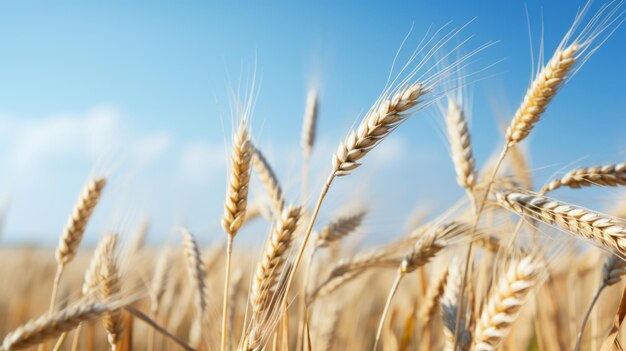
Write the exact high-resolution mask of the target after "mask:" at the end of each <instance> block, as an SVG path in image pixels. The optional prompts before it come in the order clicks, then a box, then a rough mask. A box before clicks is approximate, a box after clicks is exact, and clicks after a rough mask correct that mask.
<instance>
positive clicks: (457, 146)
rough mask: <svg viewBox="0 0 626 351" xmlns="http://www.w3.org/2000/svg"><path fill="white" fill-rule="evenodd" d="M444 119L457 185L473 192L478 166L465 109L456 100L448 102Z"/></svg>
mask: <svg viewBox="0 0 626 351" xmlns="http://www.w3.org/2000/svg"><path fill="white" fill-rule="evenodd" d="M444 119H445V122H446V129H447V131H448V140H449V141H450V153H451V156H452V161H453V163H454V169H455V171H456V179H457V183H459V185H460V186H461V187H463V188H465V189H467V190H470V191H471V190H472V189H473V188H474V185H476V166H475V161H474V154H473V152H472V141H471V136H470V132H469V128H468V127H467V121H466V120H465V114H464V112H463V108H462V107H461V106H460V105H459V104H458V103H457V102H455V101H454V100H452V99H450V100H448V110H447V112H446V115H445V118H444Z"/></svg>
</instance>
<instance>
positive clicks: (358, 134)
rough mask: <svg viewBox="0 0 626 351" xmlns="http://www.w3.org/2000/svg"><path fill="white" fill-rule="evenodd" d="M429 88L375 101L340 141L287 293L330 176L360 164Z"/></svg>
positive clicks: (416, 87)
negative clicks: (354, 128) (357, 124)
mask: <svg viewBox="0 0 626 351" xmlns="http://www.w3.org/2000/svg"><path fill="white" fill-rule="evenodd" d="M428 91H430V89H428V88H426V87H425V85H424V84H419V83H418V84H413V85H409V86H406V87H404V88H401V89H399V90H398V91H397V92H396V93H395V94H394V95H393V96H391V97H389V98H386V99H382V100H380V101H379V102H377V103H376V104H375V105H374V107H373V108H372V109H371V110H370V112H369V113H368V114H367V115H366V116H365V117H364V118H363V120H362V121H361V124H360V125H359V128H358V129H357V130H356V131H354V130H353V131H351V132H350V134H348V137H347V138H346V140H345V142H344V143H341V144H340V145H339V148H338V149H337V152H336V153H335V154H334V156H333V171H332V172H331V174H330V176H329V177H328V179H327V180H326V183H324V186H323V187H322V191H321V192H320V195H319V197H318V199H317V202H316V204H315V209H314V210H313V214H312V215H311V218H310V220H309V224H308V226H307V228H306V231H305V232H304V238H303V240H302V243H301V244H300V248H299V249H298V253H297V255H296V259H295V261H294V266H293V271H292V272H291V273H290V275H289V278H288V280H287V287H286V294H285V296H287V294H288V293H289V290H290V288H291V284H292V283H293V280H294V278H295V275H296V272H297V270H298V265H299V264H300V260H302V255H303V254H304V249H305V248H306V244H307V242H308V240H309V237H310V235H311V232H312V231H313V225H314V224H315V219H316V218H317V214H318V213H319V210H320V207H321V205H322V202H323V201H324V197H326V194H327V193H328V189H330V185H331V183H332V182H333V179H334V178H335V177H338V176H345V175H348V174H350V172H351V171H352V170H354V169H356V168H357V167H358V166H360V163H358V162H357V161H359V160H360V159H361V158H363V156H365V155H366V154H367V153H368V152H369V151H370V150H372V149H373V148H374V147H375V146H376V145H378V144H379V143H380V142H381V141H382V140H383V139H384V138H385V137H386V136H387V135H389V133H391V132H392V131H393V130H394V129H395V128H397V127H398V126H399V125H400V124H401V123H402V122H403V121H405V120H406V119H407V118H408V117H410V116H411V112H410V110H411V108H412V107H415V106H416V105H418V104H419V102H420V100H419V99H420V98H421V97H422V96H423V95H424V94H425V93H427V92H428Z"/></svg>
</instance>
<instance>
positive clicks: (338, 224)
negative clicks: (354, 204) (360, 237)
mask: <svg viewBox="0 0 626 351" xmlns="http://www.w3.org/2000/svg"><path fill="white" fill-rule="evenodd" d="M366 215H367V211H365V210H363V211H358V212H356V213H353V214H351V215H348V216H343V217H339V218H337V219H336V220H334V221H332V222H330V223H329V224H327V225H326V226H325V227H324V228H322V230H320V231H319V232H318V233H317V239H316V242H315V247H328V246H329V245H330V244H331V243H333V242H336V241H338V240H340V239H341V238H343V237H345V236H346V235H348V234H350V233H352V232H354V231H355V230H356V229H357V228H358V227H359V226H360V225H361V223H362V222H363V218H365V216H366Z"/></svg>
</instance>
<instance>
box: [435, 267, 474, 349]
mask: <svg viewBox="0 0 626 351" xmlns="http://www.w3.org/2000/svg"><path fill="white" fill-rule="evenodd" d="M461 268H462V266H461V264H460V262H459V261H458V259H457V258H456V257H454V258H452V260H451V261H450V264H449V265H448V277H447V279H446V284H445V286H444V288H443V295H442V296H441V298H440V306H441V319H442V320H443V325H444V328H443V334H444V348H443V349H444V350H448V351H450V350H454V349H455V348H456V345H455V342H458V343H459V346H460V347H461V349H463V350H466V349H467V348H468V346H469V344H470V343H471V335H470V333H469V331H468V330H467V329H466V327H465V319H464V318H458V315H459V314H461V315H464V313H463V311H462V310H461V308H460V301H459V298H460V293H461V286H462V284H463V274H462V272H461ZM457 323H459V324H460V326H459V327H458V328H457ZM456 333H459V335H460V337H458V338H455V335H456ZM457 340H458V341H457Z"/></svg>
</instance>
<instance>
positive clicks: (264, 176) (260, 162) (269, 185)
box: [252, 147, 285, 215]
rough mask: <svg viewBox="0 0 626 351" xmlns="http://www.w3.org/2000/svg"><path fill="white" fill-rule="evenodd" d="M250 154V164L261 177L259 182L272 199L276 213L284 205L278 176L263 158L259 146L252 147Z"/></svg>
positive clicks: (280, 210) (281, 209)
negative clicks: (251, 155)
mask: <svg viewBox="0 0 626 351" xmlns="http://www.w3.org/2000/svg"><path fill="white" fill-rule="evenodd" d="M252 154H253V157H252V165H253V167H254V170H255V171H256V173H257V174H258V175H259V177H260V178H261V182H262V183H263V186H264V187H265V190H266V191H267V194H268V195H269V197H270V199H271V200H272V205H273V208H274V212H275V213H276V214H277V215H278V214H280V213H281V212H282V211H283V207H284V206H285V200H284V198H283V189H282V187H281V186H280V182H279V181H278V177H277V176H276V173H274V170H273V169H272V166H271V165H270V163H269V161H268V160H267V159H266V158H265V156H264V155H263V153H262V152H261V150H259V148H257V147H252Z"/></svg>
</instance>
